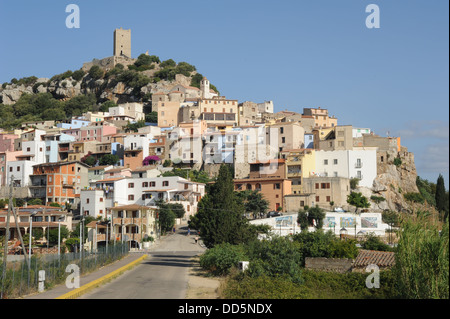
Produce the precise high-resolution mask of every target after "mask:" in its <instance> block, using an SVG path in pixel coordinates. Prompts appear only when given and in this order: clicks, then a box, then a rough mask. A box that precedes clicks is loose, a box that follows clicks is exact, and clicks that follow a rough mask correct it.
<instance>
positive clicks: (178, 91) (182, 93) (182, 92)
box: [169, 91, 183, 94]
mask: <svg viewBox="0 0 450 319" xmlns="http://www.w3.org/2000/svg"><path fill="white" fill-rule="evenodd" d="M172 93H181V94H183V92H181V91H172V92H170V93H169V94H172Z"/></svg>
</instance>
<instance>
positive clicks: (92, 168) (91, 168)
mask: <svg viewBox="0 0 450 319" xmlns="http://www.w3.org/2000/svg"><path fill="white" fill-rule="evenodd" d="M109 166H111V165H103V166H94V167H89V168H88V171H95V170H99V169H105V168H107V167H109Z"/></svg>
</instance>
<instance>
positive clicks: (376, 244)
mask: <svg viewBox="0 0 450 319" xmlns="http://www.w3.org/2000/svg"><path fill="white" fill-rule="evenodd" d="M361 247H362V248H363V249H367V250H377V251H391V250H392V249H391V247H390V246H389V245H387V244H385V243H383V242H382V241H381V239H380V238H379V237H378V236H376V235H374V234H369V235H367V236H366V238H365V239H364V241H363V242H362V244H361Z"/></svg>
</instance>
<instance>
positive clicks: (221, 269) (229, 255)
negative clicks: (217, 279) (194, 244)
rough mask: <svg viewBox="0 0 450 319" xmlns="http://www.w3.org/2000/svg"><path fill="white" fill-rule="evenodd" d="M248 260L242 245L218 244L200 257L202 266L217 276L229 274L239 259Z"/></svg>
mask: <svg viewBox="0 0 450 319" xmlns="http://www.w3.org/2000/svg"><path fill="white" fill-rule="evenodd" d="M244 260H247V257H246V256H245V253H244V248H243V247H242V246H241V245H231V244H229V243H223V244H218V245H216V246H214V247H213V248H210V249H208V250H207V251H206V252H205V253H204V254H203V255H202V256H201V257H200V266H201V267H202V268H203V269H206V270H208V271H210V272H211V273H212V274H214V275H216V276H220V275H227V274H229V273H230V270H231V269H232V268H233V267H237V266H238V263H239V261H244Z"/></svg>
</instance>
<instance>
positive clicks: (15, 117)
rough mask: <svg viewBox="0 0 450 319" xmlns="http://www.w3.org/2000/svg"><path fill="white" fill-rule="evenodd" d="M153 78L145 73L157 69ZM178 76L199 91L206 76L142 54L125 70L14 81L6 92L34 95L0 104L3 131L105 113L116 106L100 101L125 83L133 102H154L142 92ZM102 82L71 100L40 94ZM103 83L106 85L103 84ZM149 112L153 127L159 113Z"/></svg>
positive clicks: (94, 69) (184, 65) (94, 68)
mask: <svg viewBox="0 0 450 319" xmlns="http://www.w3.org/2000/svg"><path fill="white" fill-rule="evenodd" d="M157 66H158V68H159V70H158V71H156V72H155V74H154V75H153V76H147V75H145V74H144V73H142V72H144V71H147V70H153V69H156V67H157ZM177 74H183V75H185V76H187V77H192V81H191V85H192V86H194V87H198V88H199V87H200V81H201V79H203V75H201V74H199V73H196V68H195V66H193V65H191V64H189V63H187V62H178V63H177V62H175V61H174V60H172V59H168V60H165V61H162V62H161V61H160V59H159V57H158V56H156V55H146V54H141V55H139V57H138V58H137V59H136V62H135V63H134V64H132V65H129V66H128V67H127V68H125V67H124V66H123V65H122V64H117V65H116V66H115V67H114V68H113V69H111V70H109V71H108V72H105V71H104V70H103V69H101V68H100V67H98V66H92V67H91V68H90V69H89V70H88V71H87V72H85V71H83V70H81V69H80V70H76V71H71V70H67V71H65V72H63V73H61V74H56V75H54V76H52V77H51V78H50V80H49V81H48V82H37V80H38V78H37V77H36V76H30V77H24V78H21V79H19V80H18V79H16V78H13V79H11V81H10V82H9V83H8V82H5V83H3V84H2V88H3V89H5V88H6V87H7V85H9V84H14V85H17V86H20V85H24V86H32V88H33V94H30V93H24V94H22V95H21V97H20V98H19V100H18V101H17V102H16V103H15V104H13V105H4V104H2V101H0V128H3V129H7V130H9V129H13V128H19V127H20V126H21V125H22V123H24V122H31V121H33V122H34V121H41V120H56V121H62V120H69V119H70V118H71V117H72V116H80V115H82V114H83V113H85V112H88V111H90V112H97V111H101V112H106V111H108V108H109V107H111V106H115V103H114V102H112V101H108V100H105V99H104V98H100V96H101V95H102V93H103V92H104V90H105V89H107V88H108V87H113V86H115V85H116V84H117V83H119V82H121V83H124V84H125V86H126V87H127V88H131V94H132V95H133V96H134V98H137V99H138V100H140V101H142V102H144V103H148V102H150V101H151V96H152V94H151V93H145V94H144V93H143V91H141V89H142V88H143V87H144V86H147V85H149V84H151V83H156V82H159V81H161V80H167V81H173V80H175V76H176V75H177ZM97 80H103V82H99V84H95V85H99V89H98V90H96V93H95V94H93V93H89V94H82V95H78V96H76V97H73V98H71V99H68V100H65V99H64V100H63V98H62V97H61V96H58V95H57V94H56V93H53V94H52V93H39V92H38V88H39V87H40V86H44V87H49V86H50V85H56V87H58V86H59V87H63V88H65V87H66V86H67V83H72V85H73V86H74V85H76V84H77V83H79V82H80V83H81V89H82V92H84V91H83V89H86V88H88V87H90V88H92V87H93V85H94V84H93V83H91V82H92V81H97ZM101 83H103V84H101ZM211 88H212V89H213V90H215V91H216V92H217V93H219V91H218V90H217V88H216V87H215V86H214V85H212V84H211ZM150 111H151V110H150V109H147V111H146V113H147V114H146V120H147V121H148V122H151V123H156V122H157V115H156V113H151V112H150Z"/></svg>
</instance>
